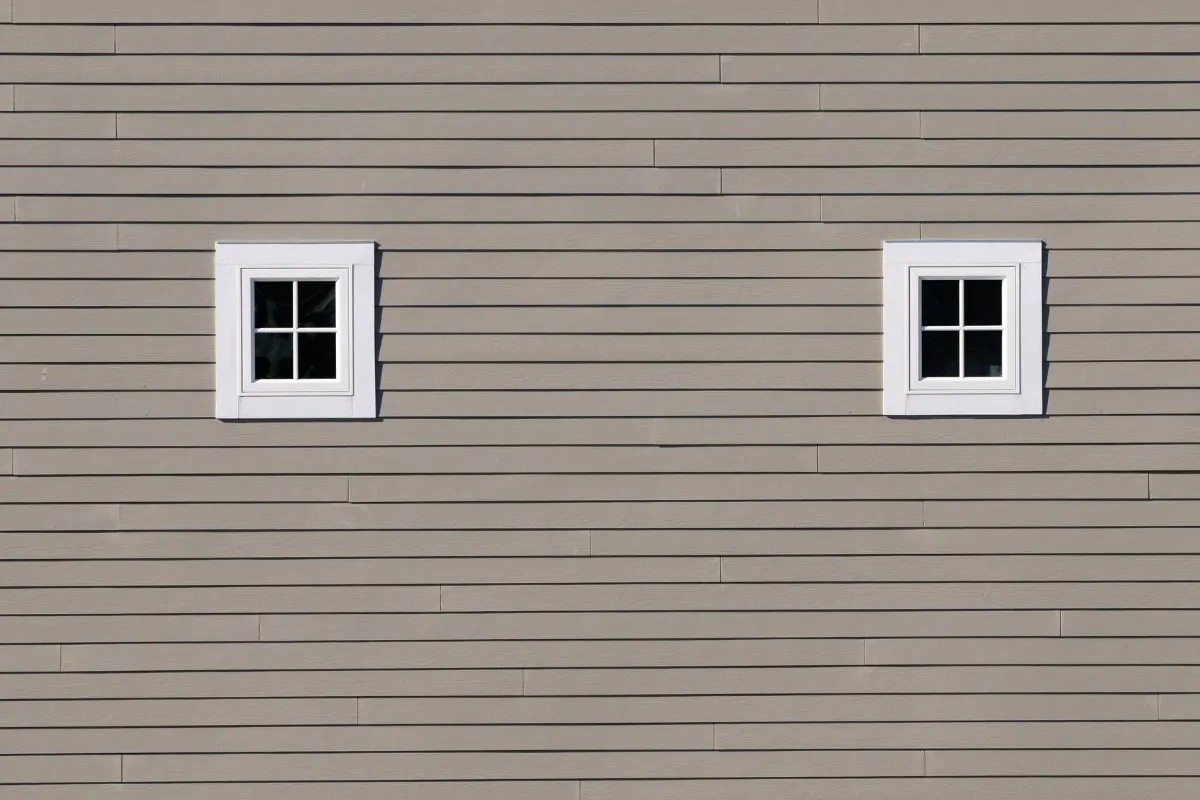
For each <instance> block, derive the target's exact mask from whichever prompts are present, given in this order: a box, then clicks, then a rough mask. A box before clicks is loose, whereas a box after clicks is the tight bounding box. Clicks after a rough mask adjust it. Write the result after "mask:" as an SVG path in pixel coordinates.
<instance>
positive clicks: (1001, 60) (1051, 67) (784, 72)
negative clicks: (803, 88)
mask: <svg viewBox="0 0 1200 800" xmlns="http://www.w3.org/2000/svg"><path fill="white" fill-rule="evenodd" d="M1197 18H1198V19H1200V15H1197ZM1198 69H1200V60H1197V59H1194V58H1191V57H1188V56H1183V55H1169V56H1161V55H1139V56H1137V57H1136V58H1129V57H1126V56H1121V55H1033V54H1029V55H1020V56H1011V55H941V54H931V53H922V54H921V55H887V56H873V55H860V56H858V57H855V58H845V57H842V56H840V55H839V56H825V55H727V56H722V57H721V80H722V81H723V82H725V83H800V82H804V83H821V84H836V83H868V84H870V83H903V84H920V83H946V82H951V81H952V82H955V83H992V84H1003V83H1037V82H1041V83H1111V82H1122V83H1135V82H1140V81H1145V82H1154V83H1162V82H1186V81H1192V80H1195V79H1196V75H1197V70H1198Z"/></svg>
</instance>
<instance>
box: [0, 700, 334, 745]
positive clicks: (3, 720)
mask: <svg viewBox="0 0 1200 800" xmlns="http://www.w3.org/2000/svg"><path fill="white" fill-rule="evenodd" d="M356 705H357V703H356V702H355V701H354V699H352V698H348V697H347V698H319V697H307V698H304V699H259V698H241V699H238V700H219V699H218V700H83V701H80V700H63V701H54V700H38V701H30V700H16V701H12V700H9V701H4V702H0V728H3V729H5V730H3V731H0V742H4V740H5V739H9V740H13V739H18V740H19V738H20V737H21V735H22V733H25V734H29V733H35V732H34V731H21V730H20V729H23V728H47V729H53V728H108V727H113V728H127V727H133V726H141V725H147V726H149V725H154V726H163V727H167V726H180V727H186V728H191V727H197V726H214V725H241V726H259V725H321V726H325V725H353V724H355V723H356V719H357V708H356ZM39 733H40V737H39V738H43V739H45V740H48V741H53V740H54V738H56V737H64V738H65V737H67V736H69V735H70V734H69V733H64V732H62V731H54V732H53V733H51V732H49V731H41V732H39ZM88 733H89V734H90V733H91V732H90V731H89V732H88ZM98 733H101V734H109V735H113V734H115V735H116V736H115V738H117V739H120V738H121V733H120V731H99V732H98ZM180 733H182V732H180ZM85 735H86V734H85ZM92 738H95V737H94V736H93V737H92ZM163 738H164V737H163V735H162V733H161V732H160V733H159V739H160V741H162V740H163ZM168 738H172V737H168ZM97 744H100V742H97ZM112 744H113V743H110V745H109V747H108V748H107V749H99V748H97V749H93V750H92V751H91V752H100V753H109V752H112V751H113V749H114V748H113V747H112ZM2 746H4V745H2V744H0V747H2ZM5 752H21V750H20V749H14V750H8V749H7V748H5ZM68 752H69V751H68ZM80 752H87V751H86V750H84V751H80Z"/></svg>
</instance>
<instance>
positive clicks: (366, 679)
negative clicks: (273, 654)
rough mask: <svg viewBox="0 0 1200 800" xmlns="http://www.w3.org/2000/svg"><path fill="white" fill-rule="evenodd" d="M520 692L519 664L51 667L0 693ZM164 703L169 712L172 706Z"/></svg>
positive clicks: (270, 695)
mask: <svg viewBox="0 0 1200 800" xmlns="http://www.w3.org/2000/svg"><path fill="white" fill-rule="evenodd" d="M520 694H521V671H520V670H482V669H476V670H473V669H456V670H449V671H447V670H358V671H348V672H320V671H306V672H295V671H293V672H229V673H205V672H159V673H153V672H136V673H89V674H86V675H81V674H78V673H74V674H73V673H56V674H30V675H4V676H2V677H0V697H3V698H5V699H12V700H38V701H41V700H52V701H61V700H75V701H78V700H106V699H107V700H134V701H144V700H203V699H214V700H229V699H238V698H261V699H288V698H293V699H301V700H311V699H314V698H335V699H336V698H348V699H354V698H359V697H414V698H415V697H469V698H471V699H472V702H479V700H480V699H481V698H484V697H493V696H494V697H513V696H519V695H520ZM76 705H79V704H78V703H76ZM163 708H164V710H167V711H169V710H170V706H163ZM318 708H320V707H319V706H318ZM79 713H81V712H80V711H76V714H79ZM143 713H145V712H143Z"/></svg>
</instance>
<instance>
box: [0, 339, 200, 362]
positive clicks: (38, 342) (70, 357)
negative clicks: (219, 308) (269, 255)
mask: <svg viewBox="0 0 1200 800" xmlns="http://www.w3.org/2000/svg"><path fill="white" fill-rule="evenodd" d="M3 359H4V362H5V363H8V364H14V363H50V364H72V363H82V362H88V361H98V360H101V359H103V360H104V361H105V362H106V363H110V364H112V363H135V364H136V363H146V362H150V363H155V364H161V363H184V364H187V363H193V364H194V363H207V362H211V361H212V359H213V340H212V337H211V336H157V337H155V336H105V337H103V338H98V337H95V336H13V337H10V338H8V339H7V340H6V341H5V342H4V354H3Z"/></svg>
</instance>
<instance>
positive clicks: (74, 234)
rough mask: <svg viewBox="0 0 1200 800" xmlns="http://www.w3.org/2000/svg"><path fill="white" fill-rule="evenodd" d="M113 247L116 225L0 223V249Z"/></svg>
mask: <svg viewBox="0 0 1200 800" xmlns="http://www.w3.org/2000/svg"><path fill="white" fill-rule="evenodd" d="M0 146H2V143H0ZM115 249H117V226H116V225H97V224H80V225H24V224H20V223H17V224H12V223H4V224H0V251H7V250H66V251H71V250H115Z"/></svg>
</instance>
